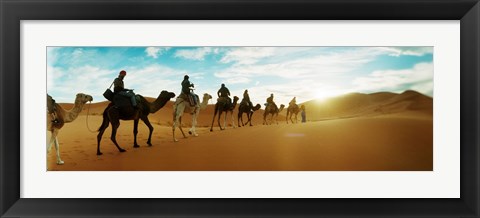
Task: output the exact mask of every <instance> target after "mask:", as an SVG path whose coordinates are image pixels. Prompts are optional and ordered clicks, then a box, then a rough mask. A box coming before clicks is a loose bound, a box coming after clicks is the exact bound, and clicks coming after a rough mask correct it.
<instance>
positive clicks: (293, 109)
mask: <svg viewBox="0 0 480 218" xmlns="http://www.w3.org/2000/svg"><path fill="white" fill-rule="evenodd" d="M298 112H300V107H298V105H297V104H293V103H292V104H291V105H289V106H288V108H287V117H285V119H286V120H287V124H288V120H289V119H290V121H292V123H294V122H293V119H292V115H295V123H297V121H298V120H297V115H298ZM289 115H290V116H289Z"/></svg>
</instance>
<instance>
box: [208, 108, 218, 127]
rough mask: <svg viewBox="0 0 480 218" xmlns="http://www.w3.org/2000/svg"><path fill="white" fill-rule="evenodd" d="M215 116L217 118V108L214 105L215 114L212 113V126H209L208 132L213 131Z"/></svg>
mask: <svg viewBox="0 0 480 218" xmlns="http://www.w3.org/2000/svg"><path fill="white" fill-rule="evenodd" d="M215 116H217V106H216V105H215V112H214V113H213V119H212V126H210V132H212V131H213V123H214V122H215Z"/></svg>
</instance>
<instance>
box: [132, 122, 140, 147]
mask: <svg viewBox="0 0 480 218" xmlns="http://www.w3.org/2000/svg"><path fill="white" fill-rule="evenodd" d="M138 121H139V120H138V119H134V120H133V147H134V148H138V147H140V146H139V145H138V143H137V134H138Z"/></svg>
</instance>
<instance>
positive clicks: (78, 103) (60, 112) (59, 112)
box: [47, 93, 93, 165]
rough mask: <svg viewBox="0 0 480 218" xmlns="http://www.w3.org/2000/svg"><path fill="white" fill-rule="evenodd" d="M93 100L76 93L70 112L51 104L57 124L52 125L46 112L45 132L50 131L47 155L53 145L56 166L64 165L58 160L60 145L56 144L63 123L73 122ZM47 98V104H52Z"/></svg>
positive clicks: (50, 118)
mask: <svg viewBox="0 0 480 218" xmlns="http://www.w3.org/2000/svg"><path fill="white" fill-rule="evenodd" d="M92 100H93V98H92V96H90V95H86V94H83V93H78V94H77V96H76V97H75V104H74V107H73V108H72V109H71V110H68V111H67V110H65V109H63V108H62V107H61V106H60V105H59V104H57V103H53V104H54V105H55V106H54V111H55V114H56V118H57V120H58V122H57V123H54V122H53V120H52V117H51V116H50V114H48V112H47V131H50V133H51V136H50V141H49V143H48V145H47V146H48V147H47V154H48V153H49V152H50V150H51V149H52V145H53V144H55V150H56V152H57V164H59V165H61V164H64V163H65V162H64V161H63V160H62V159H61V158H60V145H59V143H58V138H57V136H58V133H59V131H60V129H61V128H62V127H63V124H64V123H70V122H73V121H74V120H75V119H77V117H78V115H79V114H80V112H82V109H83V106H84V105H85V104H86V103H87V102H89V101H92ZM48 101H51V99H50V100H49V99H48V98H47V104H51V103H52V102H48Z"/></svg>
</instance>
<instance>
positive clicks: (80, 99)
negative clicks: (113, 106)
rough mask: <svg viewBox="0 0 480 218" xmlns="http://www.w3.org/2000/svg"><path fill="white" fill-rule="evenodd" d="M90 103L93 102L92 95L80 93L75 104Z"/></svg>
mask: <svg viewBox="0 0 480 218" xmlns="http://www.w3.org/2000/svg"><path fill="white" fill-rule="evenodd" d="M89 101H93V97H92V96H91V95H87V94H83V93H78V94H77V97H76V98H75V102H80V103H83V104H85V103H87V102H89Z"/></svg>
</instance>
